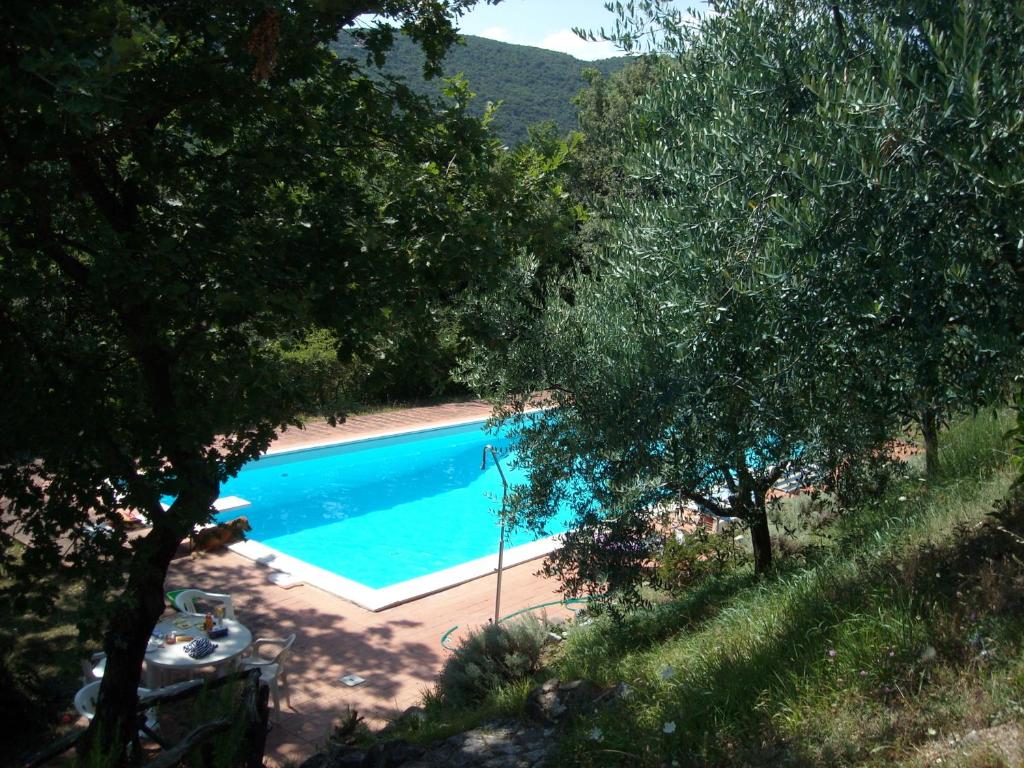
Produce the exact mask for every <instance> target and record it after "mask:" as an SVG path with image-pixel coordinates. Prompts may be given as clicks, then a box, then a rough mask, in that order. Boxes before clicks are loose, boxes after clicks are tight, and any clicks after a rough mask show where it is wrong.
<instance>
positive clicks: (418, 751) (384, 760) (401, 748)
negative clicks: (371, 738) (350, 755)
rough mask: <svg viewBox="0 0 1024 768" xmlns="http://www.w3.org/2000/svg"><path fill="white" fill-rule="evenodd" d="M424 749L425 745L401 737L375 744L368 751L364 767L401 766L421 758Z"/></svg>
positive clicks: (395, 767)
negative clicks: (411, 742) (412, 742)
mask: <svg viewBox="0 0 1024 768" xmlns="http://www.w3.org/2000/svg"><path fill="white" fill-rule="evenodd" d="M424 751H425V750H424V749H423V747H421V746H418V745H416V744H410V743H409V742H408V741H403V740H401V739H397V740H395V741H386V742H384V743H383V744H374V745H373V747H371V748H370V751H369V752H367V753H366V757H365V758H364V760H363V762H362V768H401V766H404V765H406V764H407V763H411V762H413V761H414V760H418V759H419V758H421V757H422V756H423V753H424Z"/></svg>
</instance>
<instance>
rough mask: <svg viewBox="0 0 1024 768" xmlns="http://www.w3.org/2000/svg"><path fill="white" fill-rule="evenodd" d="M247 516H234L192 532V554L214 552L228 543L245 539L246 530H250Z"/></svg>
mask: <svg viewBox="0 0 1024 768" xmlns="http://www.w3.org/2000/svg"><path fill="white" fill-rule="evenodd" d="M251 530H252V526H251V525H249V518H247V517H236V518H235V519H234V520H229V521H228V522H226V523H220V524H219V525H213V526H210V527H209V528H203V529H202V530H201V531H196V532H195V533H193V534H192V554H193V555H194V554H196V553H197V552H214V551H216V550H218V549H220V548H221V547H226V546H227V545H228V544H234V543H235V542H236V541H243V540H244V539H245V533H246V531H251Z"/></svg>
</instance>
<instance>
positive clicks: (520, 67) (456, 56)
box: [332, 34, 630, 144]
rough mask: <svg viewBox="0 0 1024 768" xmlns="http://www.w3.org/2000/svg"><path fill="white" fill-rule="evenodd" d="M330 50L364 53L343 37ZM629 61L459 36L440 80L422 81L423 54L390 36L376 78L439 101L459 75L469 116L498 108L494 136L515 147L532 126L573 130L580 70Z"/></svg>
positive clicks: (361, 56) (606, 69)
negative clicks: (447, 82)
mask: <svg viewBox="0 0 1024 768" xmlns="http://www.w3.org/2000/svg"><path fill="white" fill-rule="evenodd" d="M332 48H333V50H334V51H335V53H336V54H337V55H338V56H340V57H342V58H352V59H356V60H365V59H366V51H364V50H363V49H362V48H360V47H359V45H358V43H357V42H356V40H355V39H354V38H353V37H352V36H351V35H349V34H343V35H342V36H341V37H339V39H338V40H337V41H336V42H335V43H334V44H333V46H332ZM629 61H630V59H629V57H617V58H611V59H599V60H597V61H582V60H580V59H577V58H575V57H573V56H571V55H569V54H567V53H561V52H558V51H548V50H545V49H543V48H535V47H532V46H528V45H517V44H514V43H504V42H500V41H498V40H490V39H488V38H484V37H476V36H474V35H462V36H461V38H460V44H457V45H455V46H452V48H451V49H450V50H449V51H448V53H447V55H446V56H445V58H444V60H443V61H442V69H443V73H444V74H443V76H442V77H438V78H433V79H431V80H425V79H424V78H423V62H424V56H423V53H422V52H421V51H420V49H419V48H418V47H417V46H416V44H415V43H413V42H412V41H411V40H409V39H408V38H406V37H404V36H402V35H395V39H394V46H393V47H392V49H391V50H389V51H388V52H387V58H386V60H385V63H384V66H383V67H380V68H379V72H380V73H381V74H383V75H391V76H395V77H400V78H402V79H403V80H404V81H405V82H406V83H407V84H408V85H409V87H410V88H412V89H413V90H414V91H416V92H417V93H421V94H426V95H431V96H435V97H440V96H441V95H442V89H443V88H444V78H445V77H453V76H455V75H458V74H461V75H462V76H463V77H465V78H466V80H467V82H468V83H469V88H470V90H471V91H472V92H473V93H475V94H476V99H474V101H473V103H472V104H471V105H470V111H471V112H472V113H473V114H476V115H482V114H483V112H484V109H486V106H487V103H488V102H493V103H498V102H501V106H500V107H499V109H498V111H497V113H496V115H495V117H494V122H493V129H494V132H495V133H496V134H497V135H498V136H499V137H500V138H501V139H502V141H504V142H506V143H507V144H518V143H520V142H522V141H525V140H526V139H527V137H528V132H527V129H528V128H529V127H530V126H532V125H536V124H538V123H542V122H547V121H550V122H552V123H554V124H555V126H556V127H557V128H558V130H559V132H560V133H563V134H564V133H567V132H568V131H570V130H573V129H574V128H576V107H575V105H574V104H573V103H572V99H573V97H574V96H575V95H576V94H577V93H578V92H579V90H580V89H581V88H583V87H584V86H585V85H586V80H584V78H583V72H584V70H586V69H596V70H597V71H598V72H600V73H601V74H602V75H604V76H608V75H610V74H612V73H613V72H616V71H617V70H619V69H621V68H622V67H624V66H625V65H626V64H627V63H628V62H629ZM371 68H373V67H372V66H371Z"/></svg>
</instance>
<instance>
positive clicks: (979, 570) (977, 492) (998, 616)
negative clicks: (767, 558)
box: [427, 415, 1024, 766]
mask: <svg viewBox="0 0 1024 768" xmlns="http://www.w3.org/2000/svg"><path fill="white" fill-rule="evenodd" d="M1007 427H1008V422H1007V420H1006V418H1005V417H1003V416H996V417H993V416H991V415H980V416H978V417H976V418H971V419H965V420H964V421H962V422H960V423H958V424H956V425H954V426H953V427H952V428H951V429H950V430H949V431H948V432H947V433H946V434H945V442H944V446H943V452H942V461H943V468H942V472H941V474H940V476H939V477H937V478H936V479H934V480H932V481H928V482H925V481H923V480H922V479H921V469H920V467H918V466H915V465H911V466H910V467H909V468H908V470H907V471H906V472H905V473H904V475H903V476H902V477H898V478H896V479H895V481H894V482H893V483H891V484H890V485H889V487H888V489H887V490H886V491H885V492H884V493H883V494H882V495H880V496H878V497H876V498H870V499H867V500H865V501H863V502H861V503H860V504H859V505H858V506H857V507H856V508H855V509H853V510H851V511H848V512H846V513H845V514H843V515H842V516H840V517H838V518H837V519H835V520H834V521H833V522H832V524H831V525H830V526H828V527H827V528H825V529H821V530H818V531H812V532H807V533H805V534H804V536H803V539H804V542H803V543H804V544H807V545H808V549H805V550H804V551H803V553H802V555H801V556H800V557H799V558H792V559H790V560H783V562H781V563H780V565H779V568H778V570H777V573H776V574H775V575H774V577H773V578H772V579H770V580H764V581H758V580H755V579H754V578H753V577H752V575H751V574H750V572H749V570H748V569H741V570H738V571H736V572H734V573H732V574H730V575H728V576H726V577H723V578H720V579H715V580H712V581H709V582H706V583H704V584H702V585H701V586H700V587H699V588H697V589H695V590H692V591H690V592H688V593H686V594H684V595H683V596H682V597H681V598H679V599H676V600H672V601H670V602H668V603H665V604H662V605H659V606H656V607H654V608H652V609H650V610H647V611H644V612H640V613H636V614H633V615H631V616H628V617H627V618H626V619H625V620H624V621H622V622H619V623H616V622H614V621H612V620H611V619H606V618H601V619H598V620H597V621H595V622H594V623H593V624H592V625H590V626H588V627H586V628H578V629H576V630H575V631H574V632H572V633H571V634H570V636H569V638H568V639H567V640H566V642H565V643H564V644H563V646H562V648H561V649H560V652H559V654H558V656H557V658H555V659H553V660H552V661H551V662H550V664H549V666H548V668H547V669H546V670H544V672H542V674H541V675H540V676H539V677H540V678H544V677H547V676H552V675H557V676H558V677H560V678H562V679H573V678H579V677H584V678H589V679H591V680H593V681H595V682H598V683H602V684H608V685H611V684H614V683H618V682H625V683H627V684H628V685H629V686H630V688H631V693H630V695H629V696H628V697H627V698H626V699H625V700H623V701H622V702H620V703H619V704H618V705H616V706H614V707H613V708H611V709H606V710H604V711H603V712H601V713H599V714H598V715H596V716H594V717H592V718H589V719H585V720H582V721H579V722H578V723H577V724H575V726H573V727H572V728H571V729H569V730H568V731H567V732H566V733H564V734H563V736H562V738H561V742H560V750H561V751H560V754H559V755H558V756H557V757H556V759H555V764H566V765H593V766H608V765H623V766H626V765H630V766H632V765H641V766H647V765H649V766H662V765H723V766H725V765H730V766H732V765H751V766H760V765H780V764H781V765H788V764H792V765H821V766H826V765H827V766H834V765H835V766H842V765H879V766H881V765H896V764H905V763H907V762H908V761H909V762H913V761H914V760H916V759H917V757H916V756H917V755H919V754H926V753H927V748H931V747H934V746H935V745H936V744H941V745H946V744H948V740H949V738H951V737H952V735H954V734H964V733H967V732H969V731H971V730H978V731H982V730H984V729H990V728H991V727H992V726H1000V725H1005V726H1009V727H1011V729H1013V728H1016V727H1017V725H1018V724H1019V723H1020V721H1021V719H1022V715H1024V710H1022V702H1024V661H1022V655H1021V642H1022V640H1021V638H1022V637H1024V611H1021V608H1022V607H1024V605H1022V600H1021V594H1022V590H1021V589H1020V587H1021V586H1024V546H1022V541H1024V540H1021V539H1017V538H1015V537H1020V536H1024V502H1021V501H1019V500H1018V501H1017V502H1015V503H1014V504H1011V505H1009V506H1007V507H1006V509H1005V513H1004V515H1003V518H1004V519H1003V520H1002V522H999V521H996V520H993V519H992V518H991V516H990V515H989V513H990V512H991V511H992V510H993V509H994V505H995V504H996V503H997V502H998V501H999V500H1000V499H1003V498H1004V497H1005V496H1006V495H1007V493H1008V491H1009V489H1010V485H1011V479H1012V475H1011V472H1010V470H1009V469H1008V466H1007V464H1008V463H1007V458H1008V457H1007V454H1006V446H1005V442H1004V438H1003V435H1004V434H1005V432H1006V429H1007ZM1015 558H1016V559H1015ZM528 687H529V685H528V684H520V685H519V686H517V687H515V688H513V689H512V690H509V691H504V692H502V693H500V694H497V695H495V696H494V697H492V698H491V700H490V702H489V704H486V705H485V709H486V708H487V707H488V706H489V707H490V710H504V711H505V712H508V711H509V710H514V709H515V702H517V701H520V700H525V690H526V689H528ZM499 701H501V702H503V704H504V706H502V707H499V706H497V704H498V702H499ZM490 710H489V711H488V714H490ZM432 718H433V719H435V720H436V721H438V722H449V723H454V722H459V724H460V726H462V727H465V726H466V725H469V724H470V721H471V720H472V719H473V718H471V717H469V716H468V713H465V712H462V713H461V714H460V713H459V712H456V711H451V710H449V711H445V710H444V708H443V707H442V706H437V707H435V711H434V713H433V714H432ZM477 721H479V718H477ZM427 730H428V731H430V730H431V728H429V727H428V728H427ZM922 748H925V751H924V752H922V751H921V750H922ZM993 748H994V747H992V745H991V744H987V743H986V744H982V745H981V746H980V747H979V750H982V749H985V750H991V749H993ZM996 757H998V755H996V756H995V757H993V755H992V754H983V753H982V751H979V752H978V756H976V758H965V759H976V760H978V761H980V762H977V764H978V765H993V766H995V765H1000V763H999V762H993V760H995V759H996Z"/></svg>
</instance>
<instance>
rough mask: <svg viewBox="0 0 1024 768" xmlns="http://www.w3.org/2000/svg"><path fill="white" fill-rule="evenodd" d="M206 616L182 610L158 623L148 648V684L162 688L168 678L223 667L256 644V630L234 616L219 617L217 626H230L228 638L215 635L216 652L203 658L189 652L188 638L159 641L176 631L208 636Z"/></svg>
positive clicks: (179, 677)
mask: <svg viewBox="0 0 1024 768" xmlns="http://www.w3.org/2000/svg"><path fill="white" fill-rule="evenodd" d="M204 619H205V616H196V615H193V614H189V613H179V614H177V615H175V616H171V617H169V618H166V619H164V620H163V621H161V622H160V623H159V624H157V625H156V627H155V628H154V630H153V635H154V638H153V639H152V640H150V645H149V650H147V651H146V683H147V685H149V686H150V687H159V686H160V685H163V684H165V682H166V679H167V678H168V677H173V678H175V679H183V678H189V677H195V676H196V674H197V673H198V671H199V670H201V669H203V668H204V667H221V666H224V665H227V664H231V663H234V662H236V661H237V660H238V658H239V657H240V656H241V655H242V653H244V652H245V650H246V649H247V648H248V647H249V646H250V645H252V633H251V632H250V631H249V630H248V628H247V627H246V626H245V625H244V624H241V623H240V622H238V621H236V620H234V619H217V626H223V627H227V630H228V633H227V635H225V636H224V637H217V638H213V639H212V640H211V641H210V642H212V643H216V644H217V647H216V648H215V649H214V651H213V653H211V654H209V655H208V656H204V657H203V658H201V659H193V658H192V657H191V656H189V655H188V654H187V653H185V645H186V643H187V642H188V641H187V640H185V641H182V640H180V639H179V640H178V642H176V643H174V644H173V645H167V644H166V643H165V642H162V641H160V640H159V638H161V637H166V635H167V633H168V632H176V633H177V634H178V637H179V638H180V637H181V636H182V635H184V636H186V637H193V638H195V637H205V636H206V635H205V633H204V632H203V620H204Z"/></svg>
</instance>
